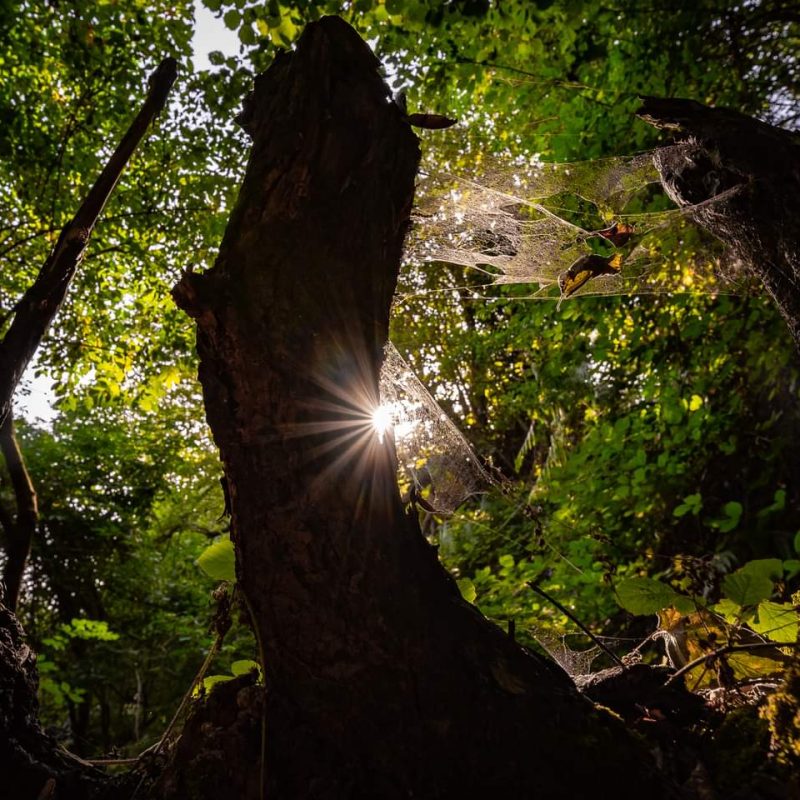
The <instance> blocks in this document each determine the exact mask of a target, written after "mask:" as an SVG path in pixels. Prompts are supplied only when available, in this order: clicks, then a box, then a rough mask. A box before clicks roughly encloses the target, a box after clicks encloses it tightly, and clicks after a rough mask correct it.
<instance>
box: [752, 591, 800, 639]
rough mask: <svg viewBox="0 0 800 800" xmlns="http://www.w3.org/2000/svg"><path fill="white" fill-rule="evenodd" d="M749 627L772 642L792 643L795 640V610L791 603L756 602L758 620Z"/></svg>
mask: <svg viewBox="0 0 800 800" xmlns="http://www.w3.org/2000/svg"><path fill="white" fill-rule="evenodd" d="M750 627H751V628H752V629H753V630H754V631H757V632H758V633H760V634H762V635H763V636H766V637H767V638H768V639H771V640H772V641H773V642H781V643H784V644H792V643H794V642H796V641H797V612H796V611H795V610H794V606H793V605H792V604H791V603H772V602H770V601H769V600H765V601H763V602H762V603H759V604H758V622H751V623H750Z"/></svg>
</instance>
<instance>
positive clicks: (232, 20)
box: [222, 8, 241, 31]
mask: <svg viewBox="0 0 800 800" xmlns="http://www.w3.org/2000/svg"><path fill="white" fill-rule="evenodd" d="M222 20H223V22H224V23H225V27H226V28H230V29H231V30H232V31H235V30H236V29H237V28H238V27H239V22H240V21H241V14H239V12H238V11H237V10H236V9H235V8H232V9H230V11H226V12H225V14H224V16H223V17H222Z"/></svg>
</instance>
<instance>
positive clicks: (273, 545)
mask: <svg viewBox="0 0 800 800" xmlns="http://www.w3.org/2000/svg"><path fill="white" fill-rule="evenodd" d="M240 122H241V123H242V125H243V126H244V128H245V129H246V130H247V131H248V132H249V134H250V135H251V136H252V138H253V149H252V153H251V155H250V161H249V164H248V168H247V174H246V177H245V180H244V184H243V186H242V189H241V192H240V196H239V200H238V203H237V206H236V208H235V210H234V212H233V214H232V216H231V219H230V222H229V225H228V228H227V230H226V233H225V237H224V240H223V242H222V245H221V249H220V254H219V257H218V259H217V261H216V264H215V265H214V267H213V268H212V269H210V270H209V271H208V272H206V273H204V274H202V275H197V274H193V273H187V274H186V275H185V276H184V277H183V279H182V280H181V281H180V283H179V284H178V285H177V286H176V287H175V289H174V296H175V299H176V302H177V303H178V304H179V305H180V306H181V307H182V308H183V309H184V310H185V311H186V312H187V313H188V314H190V315H191V316H192V317H193V318H194V319H195V320H196V323H197V349H198V353H199V356H200V380H201V382H202V385H203V391H204V396H205V403H206V411H207V416H208V420H209V423H210V425H211V428H212V431H213V433H214V437H215V441H216V443H217V445H218V446H219V448H220V453H221V456H222V460H223V463H224V466H225V473H226V477H227V482H228V487H229V490H230V498H231V513H232V537H233V540H234V543H235V547H236V552H237V571H238V579H239V584H240V588H241V589H242V591H243V593H244V595H245V596H246V598H247V603H248V606H249V608H250V610H251V613H252V616H253V620H254V624H255V628H256V634H257V637H258V639H259V642H260V646H261V650H262V657H263V663H264V667H265V672H266V683H267V695H266V715H265V721H266V726H265V740H264V747H265V750H266V764H265V770H264V774H265V776H266V787H265V788H266V796H267V797H269V798H281V799H283V798H337V800H343V799H344V798H382V799H383V800H391V799H392V798H409V797H415V798H447V797H486V798H512V797H520V798H522V797H537V798H578V797H588V796H596V795H597V794H598V793H599V794H600V795H602V796H610V795H611V794H613V795H614V796H615V797H618V798H619V797H644V796H646V797H648V798H657V797H663V796H665V795H666V792H665V790H664V788H663V787H662V785H661V781H660V780H659V777H658V776H657V775H656V773H655V771H654V768H653V765H652V764H651V763H649V758H648V756H647V753H646V752H645V750H644V748H643V747H641V746H640V745H639V744H638V743H635V742H634V741H633V740H632V739H631V738H630V737H629V735H628V734H627V732H626V730H625V729H624V727H623V726H622V724H621V723H619V722H618V721H616V720H614V719H612V718H611V717H610V716H609V715H607V714H602V713H599V712H597V711H595V710H594V708H593V707H592V705H591V704H590V703H589V702H588V701H587V700H586V699H585V698H583V697H582V696H580V695H579V694H578V693H577V691H576V690H575V688H574V686H573V685H572V682H571V681H570V680H569V679H568V677H567V676H566V675H565V674H564V673H563V672H562V671H561V670H560V668H558V667H556V666H554V665H553V664H551V663H550V662H548V661H546V660H545V659H543V658H541V657H539V656H536V655H534V654H532V653H530V652H528V651H527V650H525V649H524V648H522V647H520V646H519V645H517V644H516V643H514V642H513V641H512V640H511V639H509V638H508V637H507V636H506V635H505V634H504V633H503V632H501V631H500V630H499V629H498V628H497V627H496V626H494V625H492V624H490V623H489V622H488V621H487V620H486V619H485V618H484V617H482V616H481V615H480V614H479V612H478V611H477V610H476V609H475V608H474V607H472V606H470V605H469V604H467V603H466V602H464V601H463V600H462V598H461V596H460V594H459V591H458V589H457V587H456V585H455V583H454V581H453V580H452V578H451V577H450V576H449V575H448V574H447V573H446V571H445V570H444V569H443V568H442V567H441V565H440V564H439V561H438V559H437V555H436V552H435V550H434V549H433V548H432V547H430V545H429V544H428V543H427V542H426V540H425V539H424V537H423V536H422V535H421V533H420V530H419V525H418V522H417V518H416V514H415V513H414V512H411V513H409V514H406V512H405V510H404V508H403V506H402V503H401V501H400V497H399V493H398V489H397V485H396V480H395V457H394V453H393V450H392V447H391V445H390V444H389V445H381V444H379V443H378V442H377V440H376V437H375V435H374V433H373V432H372V430H371V424H370V415H371V412H372V410H373V408H374V407H375V405H376V404H377V402H378V389H377V386H378V373H379V368H380V363H381V358H382V348H383V345H384V343H385V341H386V338H387V332H388V323H389V308H390V304H391V299H392V294H393V291H394V287H395V282H396V278H397V271H398V268H399V263H400V256H401V250H402V244H403V238H404V235H405V232H406V228H407V226H408V220H409V214H410V210H411V203H412V197H413V189H414V178H415V173H416V168H417V163H418V158H419V149H418V143H417V139H416V137H415V136H414V135H413V133H412V132H411V129H410V128H409V125H408V122H407V120H406V119H405V117H404V116H403V114H402V112H401V111H400V110H399V109H398V108H397V106H396V105H394V104H393V103H391V102H390V96H389V91H388V89H387V87H386V85H385V84H384V82H383V80H382V79H381V77H380V75H379V64H378V62H377V60H376V59H375V57H374V56H373V54H372V53H371V52H370V50H369V49H368V48H367V46H366V45H365V44H364V43H363V42H362V41H361V40H360V39H359V37H358V36H357V35H356V34H355V33H354V32H353V30H352V29H351V28H349V26H347V25H346V24H345V23H344V22H342V21H341V20H339V19H337V18H325V19H323V20H321V21H320V22H317V23H314V24H312V25H309V26H308V28H307V30H306V31H305V33H304V35H303V37H302V38H301V40H300V41H299V43H298V46H297V49H296V51H294V52H292V53H287V54H284V55H281V56H279V57H278V58H277V59H276V61H275V63H274V64H273V66H272V67H271V68H270V69H269V71H268V72H267V73H266V74H264V75H262V76H260V77H259V78H257V80H256V85H255V91H254V92H253V94H252V96H251V97H250V98H249V100H248V103H247V105H246V108H245V112H244V113H243V114H242V117H241V118H240ZM237 686H238V685H237ZM240 688H243V687H240ZM244 688H246V687H244ZM227 691H228V694H227V695H225V696H227V697H228V707H229V711H228V712H226V711H225V710H224V708H225V707H226V705H225V703H222V704H220V703H216V701H215V706H214V708H215V709H216V710H215V711H211V710H209V709H205V710H202V711H200V712H199V713H200V714H201V715H204V714H205V715H206V716H205V717H204V718H203V719H204V721H205V723H206V725H205V728H203V723H198V722H197V721H196V720H193V721H191V722H190V723H189V728H187V740H186V742H188V741H189V738H191V740H192V741H193V742H194V743H195V744H194V746H192V747H190V746H188V744H187V745H186V746H179V747H178V748H177V750H176V751H175V758H174V760H173V762H172V764H171V765H170V766H169V767H168V770H167V773H166V775H165V778H164V781H163V782H162V784H161V789H160V791H161V792H163V794H164V795H165V796H169V797H176V798H177V797H187V798H189V797H191V798H201V797H202V798H205V797H208V798H211V797H215V798H217V797H219V796H220V795H219V792H220V787H221V786H223V785H224V780H222V781H220V780H219V776H220V774H222V775H226V776H229V777H228V780H230V781H231V782H232V783H231V784H230V785H235V786H236V787H237V790H238V795H237V796H239V797H242V798H253V800H255V798H257V797H258V796H259V792H258V786H257V784H258V781H256V782H254V781H253V780H252V779H251V777H247V778H245V777H243V773H244V772H247V771H250V773H251V774H255V771H257V770H258V765H257V764H256V763H254V760H253V753H254V752H258V750H259V749H260V746H259V747H258V748H254V746H253V743H252V741H249V742H248V743H247V744H245V743H244V740H243V743H242V746H241V747H235V748H232V747H225V746H224V736H223V737H221V738H220V737H219V736H216V734H215V733H214V731H218V730H220V729H222V728H224V724H223V722H224V717H225V714H226V713H228V722H229V723H230V724H232V725H233V726H234V728H236V729H237V731H238V733H237V735H242V736H244V737H245V739H246V738H247V736H248V735H250V736H251V735H253V716H252V701H253V697H252V694H247V693H246V695H245V696H246V698H247V700H243V699H242V697H240V695H239V694H237V692H239V689H237V688H236V686H234V687H233V688H229V689H228V690H227ZM234 695H235V697H234ZM212 699H213V698H212ZM234 701H235V702H234ZM242 704H244V706H243V705H242ZM234 706H235V707H234ZM237 708H238V711H237V710H236V709H237ZM209 714H211V717H209V716H208V715H209ZM212 717H213V718H212ZM248 720H249V721H248ZM248 726H249V727H248ZM257 727H258V726H257ZM245 729H248V730H250V734H245V733H244V731H245ZM201 730H205V731H206V732H207V734H208V737H207V742H206V740H204V737H203V736H201V735H197V731H201ZM188 731H192V732H194V734H193V735H192V736H191V737H189V735H188ZM260 735H261V731H260V729H259V730H258V738H259V740H260ZM204 742H206V743H205V744H204ZM212 742H213V743H214V744H212ZM206 744H208V745H209V747H208V748H207V749H206V751H205V756H207V757H205V756H204V755H203V749H204V748H205V747H206ZM195 748H199V749H195ZM201 762H202V764H203V765H204V766H203V770H204V771H205V772H204V778H203V779H202V780H198V774H199V773H198V764H200V763H201ZM215 763H216V764H217V768H218V770H220V771H221V772H217V773H216V778H214V771H215V767H213V764H215ZM192 764H194V772H193V771H192V766H191V765H192Z"/></svg>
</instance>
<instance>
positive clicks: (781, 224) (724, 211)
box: [639, 97, 800, 349]
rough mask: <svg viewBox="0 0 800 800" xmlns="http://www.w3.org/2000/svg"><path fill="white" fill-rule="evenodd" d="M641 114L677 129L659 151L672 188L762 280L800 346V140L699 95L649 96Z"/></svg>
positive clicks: (659, 165)
mask: <svg viewBox="0 0 800 800" xmlns="http://www.w3.org/2000/svg"><path fill="white" fill-rule="evenodd" d="M639 116H641V117H642V118H643V119H644V120H646V121H647V122H649V123H651V124H653V125H656V126H658V127H661V128H666V129H670V130H674V131H675V132H676V138H677V140H678V144H676V145H672V146H667V147H664V148H661V149H660V150H658V151H657V152H656V156H655V163H656V167H657V168H658V170H659V173H660V174H661V181H662V183H663V185H664V188H665V190H666V191H667V193H668V194H669V196H670V197H671V198H672V199H673V200H674V201H675V202H676V203H677V204H678V205H680V206H683V207H689V206H695V208H693V209H691V210H690V211H689V212H688V213H689V214H690V216H691V217H692V218H693V219H695V220H696V221H697V222H698V223H699V224H700V225H701V226H703V227H704V228H706V229H707V230H708V231H709V232H711V233H712V234H713V235H714V236H716V237H717V238H719V239H720V240H722V241H723V242H725V244H727V245H729V246H730V247H731V248H732V249H733V251H734V252H735V253H736V254H737V255H738V256H739V257H740V258H741V259H742V260H743V261H744V262H745V263H746V264H747V265H748V266H749V268H750V269H751V270H752V271H753V272H754V273H755V274H756V275H757V276H758V277H759V278H760V280H761V281H762V282H763V284H764V287H765V288H766V290H767V292H768V294H769V295H770V297H772V299H773V300H774V301H775V304H776V305H777V307H778V309H779V311H780V313H781V315H782V316H783V318H784V320H785V321H786V324H787V325H788V326H789V330H790V332H791V334H792V337H793V339H794V341H795V344H796V345H797V347H798V348H799V349H800V137H798V135H797V134H795V133H792V132H790V131H786V130H783V129H781V128H774V127H772V126H771V125H767V124H766V123H763V122H760V121H758V120H755V119H752V118H751V117H747V116H745V115H744V114H740V113H739V112H737V111H731V110H730V109H725V108H709V107H708V106H704V105H702V104H701V103H697V102H695V101H693V100H682V99H664V98H655V97H646V98H644V102H643V105H642V107H641V109H640V110H639Z"/></svg>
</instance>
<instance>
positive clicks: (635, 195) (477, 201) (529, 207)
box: [407, 145, 749, 297]
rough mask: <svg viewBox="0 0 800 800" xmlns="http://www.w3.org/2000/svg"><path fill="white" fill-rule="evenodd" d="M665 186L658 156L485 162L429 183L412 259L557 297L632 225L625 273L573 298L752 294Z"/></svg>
mask: <svg viewBox="0 0 800 800" xmlns="http://www.w3.org/2000/svg"><path fill="white" fill-rule="evenodd" d="M681 146H682V145H675V147H681ZM660 187H661V184H660V181H659V178H658V173H657V171H656V168H655V166H654V164H653V156H652V153H646V154H643V155H636V156H626V157H615V158H606V159H600V160H597V161H587V162H578V163H569V164H546V163H543V162H542V161H540V160H539V159H537V158H535V157H534V158H517V159H513V160H510V159H505V160H502V159H499V158H493V157H488V156H487V157H483V158H482V160H481V165H480V171H479V172H476V174H470V175H457V176H456V175H452V174H448V173H443V172H438V173H436V174H435V175H434V174H431V175H428V176H427V177H425V178H424V179H423V181H422V182H421V185H420V189H419V196H420V197H421V200H420V202H419V203H418V206H417V209H416V214H415V222H416V224H415V228H414V230H413V233H412V236H411V237H410V240H409V245H408V249H407V257H408V261H409V262H410V264H412V265H414V267H415V268H417V269H420V268H421V265H425V264H428V265H430V264H435V263H436V262H446V263H450V264H456V265H462V266H466V267H471V268H474V269H476V270H479V271H480V272H483V273H485V274H486V275H488V276H489V277H490V279H491V283H492V284H494V285H499V284H510V283H524V284H535V287H534V296H538V297H548V296H550V297H555V296H558V280H559V276H561V275H563V274H565V272H566V271H567V270H568V269H569V267H570V266H571V265H573V264H575V262H576V261H577V260H578V259H580V258H581V257H582V256H586V255H589V254H591V253H598V252H599V253H610V252H612V251H613V250H615V249H616V248H614V247H613V246H612V245H611V243H609V241H608V240H607V239H604V238H603V237H602V236H600V235H598V232H599V231H600V230H602V229H603V228H606V227H607V226H609V225H611V224H612V223H614V222H616V223H624V224H626V225H629V226H633V228H634V234H633V236H631V238H630V240H629V241H628V242H626V243H625V244H624V245H622V246H620V247H619V248H618V249H619V252H620V255H621V259H622V266H621V269H620V270H619V272H618V274H609V275H599V276H597V277H595V278H593V279H591V280H589V281H588V282H586V283H585V284H584V285H583V286H582V287H581V288H579V289H577V290H576V291H575V292H574V294H573V296H576V297H577V296H580V295H586V294H652V293H662V292H678V291H684V292H702V293H715V292H737V293H738V292H742V291H745V290H746V289H747V286H748V282H749V276H748V275H747V274H746V272H745V270H744V269H743V268H742V265H741V264H740V263H739V262H738V260H737V259H736V258H735V257H734V256H732V254H730V253H726V252H725V251H723V249H722V248H721V247H720V246H719V245H718V244H716V243H712V241H711V240H709V238H708V237H707V236H704V235H703V234H702V233H701V232H700V231H699V230H698V229H696V228H694V226H692V224H691V221H690V220H691V215H692V213H693V211H694V210H695V209H696V207H695V206H693V207H687V208H681V209H677V208H667V207H666V206H667V205H668V202H667V201H666V198H665V197H664V195H663V192H662V191H661V188H660ZM734 191H736V190H730V191H728V192H724V193H721V194H720V195H718V196H717V197H715V198H712V200H710V201H706V203H721V202H724V201H725V200H726V199H727V198H728V197H729V196H730V195H731V194H732V192H734ZM654 208H655V210H652V209H654Z"/></svg>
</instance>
